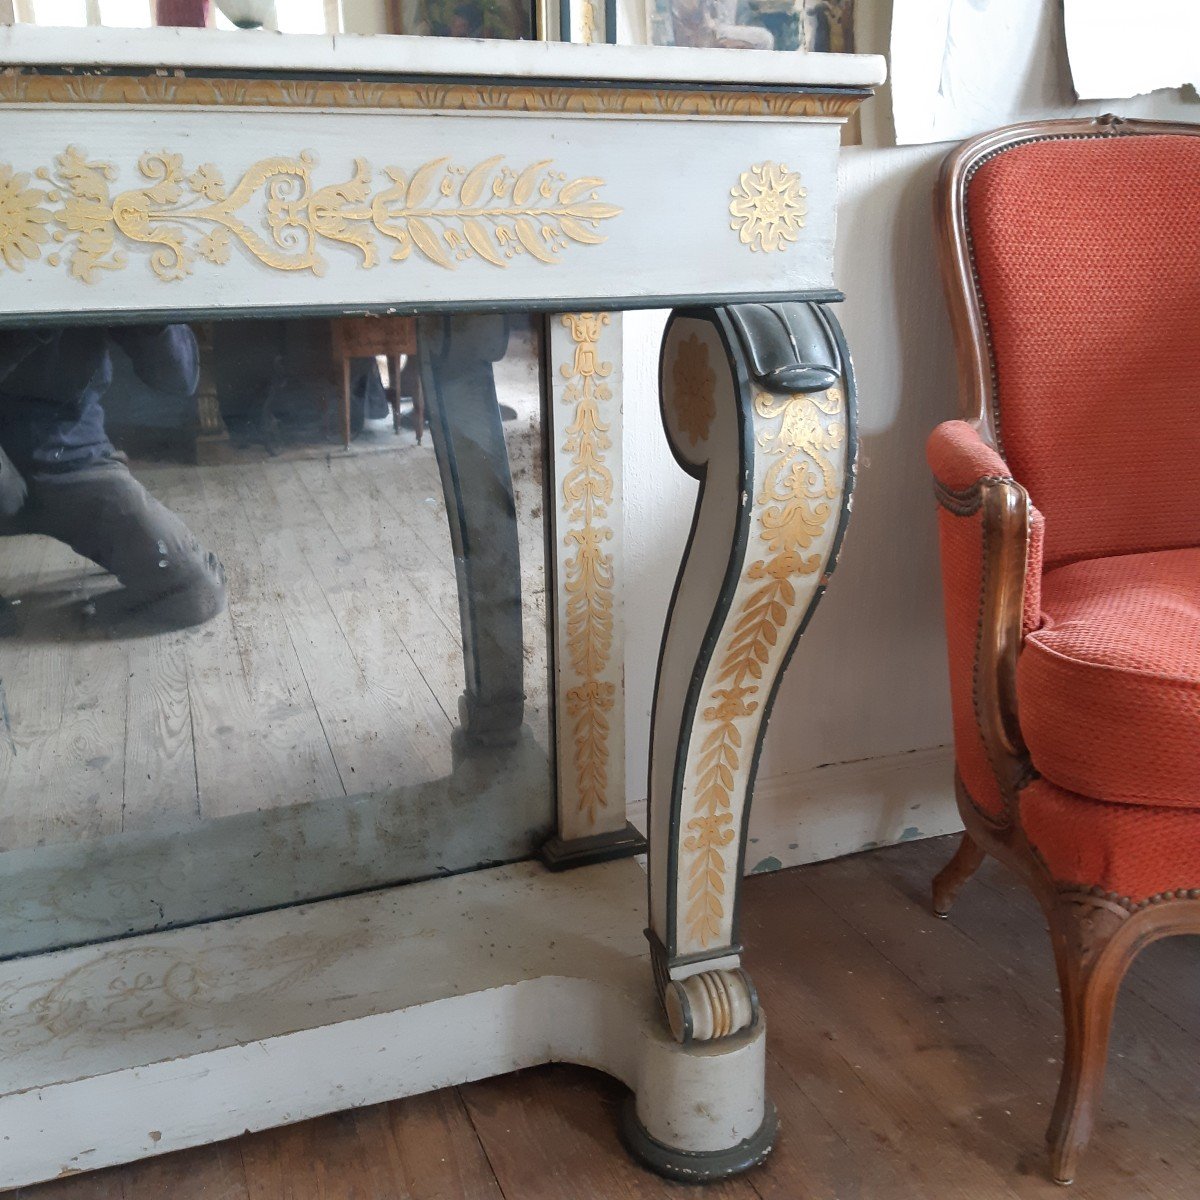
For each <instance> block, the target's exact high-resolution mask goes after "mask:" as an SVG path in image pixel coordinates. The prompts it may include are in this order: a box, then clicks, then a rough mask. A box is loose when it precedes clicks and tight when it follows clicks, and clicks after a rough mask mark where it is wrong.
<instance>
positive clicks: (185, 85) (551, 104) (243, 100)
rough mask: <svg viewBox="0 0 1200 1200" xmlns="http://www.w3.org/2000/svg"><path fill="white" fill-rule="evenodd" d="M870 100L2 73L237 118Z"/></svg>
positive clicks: (783, 107) (18, 100)
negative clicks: (234, 112) (288, 112)
mask: <svg viewBox="0 0 1200 1200" xmlns="http://www.w3.org/2000/svg"><path fill="white" fill-rule="evenodd" d="M865 94H866V93H862V94H855V93H853V92H851V93H844V92H788V91H754V90H738V89H722V90H720V91H707V90H704V89H701V88H693V87H680V88H666V87H661V88H648V87H639V86H637V85H631V86H623V85H619V84H618V85H611V86H607V87H597V86H594V85H593V86H586V85H585V86H579V87H564V86H562V85H557V84H546V85H544V86H540V85H537V84H512V85H504V84H494V85H481V84H478V83H471V82H463V83H454V82H447V83H430V82H406V81H403V80H389V81H379V82H372V81H369V80H288V79H206V78H197V77H189V76H183V75H138V76H121V75H61V74H54V75H50V74H38V73H36V72H30V71H27V70H23V69H20V68H8V69H6V70H3V71H0V104H67V105H90V104H118V105H139V104H140V105H166V104H182V105H195V106H213V107H217V106H219V107H222V108H229V107H233V106H238V107H250V108H296V109H314V108H327V109H356V108H367V109H392V110H404V109H408V110H413V111H436V112H508V113H562V112H568V113H597V114H606V113H611V114H619V115H626V116H645V117H656V116H667V117H672V116H686V117H693V116H694V117H831V118H844V117H848V116H850V114H851V113H853V112H854V110H855V109H856V108H857V107H858V106H859V105H860V104H861V103H862V101H863V99H864V98H865Z"/></svg>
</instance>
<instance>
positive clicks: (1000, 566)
mask: <svg viewBox="0 0 1200 1200" xmlns="http://www.w3.org/2000/svg"><path fill="white" fill-rule="evenodd" d="M1145 134H1160V135H1161V134H1181V135H1188V136H1200V126H1196V125H1188V124H1177V123H1168V122H1158V121H1138V120H1124V119H1121V118H1116V117H1111V116H1106V117H1100V118H1097V119H1091V118H1088V119H1079V120H1067V121H1044V122H1034V123H1029V124H1021V125H1013V126H1009V127H1007V128H1003V129H998V130H996V131H994V132H992V133H989V134H986V135H983V136H981V137H978V138H975V139H973V140H971V141H969V142H966V143H964V144H963V145H962V146H960V147H958V148H957V149H955V150H954V151H953V152H951V154H950V155H949V156H948V157H947V158H946V160H945V161H944V163H943V165H942V170H941V175H940V178H939V181H938V184H937V187H936V191H935V217H936V226H937V239H938V249H939V256H940V260H941V267H942V277H943V283H944V286H945V291H946V296H947V300H948V304H949V310H950V318H951V324H952V327H953V334H954V342H955V349H956V353H957V359H958V381H959V399H960V409H961V416H962V419H963V420H964V421H966V422H967V423H968V424H969V425H970V426H971V427H972V428H973V429H974V430H975V431H976V433H977V434H978V436H979V439H980V441H981V442H982V443H983V447H985V448H986V451H985V454H986V453H987V452H991V453H990V454H989V455H987V457H990V459H991V461H992V462H993V463H994V464H995V466H996V468H1000V467H1003V452H1002V449H1001V446H1000V442H999V438H998V436H997V430H998V428H999V412H1000V396H999V394H998V381H997V373H996V364H995V360H994V358H993V353H992V342H991V337H990V331H989V326H988V320H987V315H986V312H985V307H984V304H983V298H982V294H981V284H980V280H979V277H978V274H977V272H976V265H975V258H974V253H973V247H972V239H971V231H970V225H969V220H968V214H967V193H968V189H969V187H970V183H971V179H972V176H973V175H974V174H975V172H976V170H977V169H978V168H979V167H980V166H982V165H983V163H985V162H986V161H988V160H989V159H991V158H992V157H994V156H996V155H998V154H1001V153H1003V152H1005V151H1007V150H1009V149H1011V148H1013V147H1014V146H1018V145H1021V144H1023V143H1027V142H1031V141H1046V140H1058V139H1079V138H1110V137H1136V136H1139V135H1145ZM936 493H937V499H938V502H939V504H940V505H941V507H942V508H943V509H944V510H946V511H948V512H949V513H951V514H954V515H955V516H960V517H975V516H979V517H980V526H981V534H982V549H981V578H980V610H979V620H978V628H977V640H976V647H975V661H974V695H973V701H974V713H975V719H976V722H977V725H978V731H979V735H980V738H981V741H982V744H983V749H984V752H985V755H986V759H987V764H988V766H989V767H990V769H991V772H992V774H993V775H994V778H995V782H996V785H997V788H998V790H999V795H1000V797H1001V800H1002V807H1001V813H1002V815H1001V816H1000V817H999V818H998V819H997V818H996V817H994V816H993V815H991V814H989V813H988V812H987V811H985V810H984V809H983V808H982V807H981V806H980V805H979V804H977V803H976V799H977V798H975V797H972V796H971V795H970V794H969V793H968V791H967V788H966V786H965V784H964V782H963V779H962V777H961V775H960V774H959V773H958V772H957V771H956V779H955V785H956V796H957V800H958V807H959V811H960V813H961V815H962V819H963V823H964V825H965V827H966V832H965V834H964V835H963V839H962V842H961V844H960V846H959V848H958V850H957V852H956V854H955V855H954V857H953V859H952V860H951V861H950V862H949V863H948V864H947V866H946V867H945V868H944V869H943V870H942V871H941V873H940V874H939V875H938V876H937V878H936V879H935V880H934V883H933V905H934V909H935V911H936V912H937V913H938V915H939V916H943V917H944V916H946V915H947V914H948V912H949V909H950V907H951V905H952V903H953V901H954V899H955V897H956V895H957V894H958V892H959V890H960V889H961V887H962V886H963V884H964V883H965V882H966V881H967V880H968V879H969V878H970V876H971V875H972V874H973V873H974V872H975V871H976V869H977V868H978V867H979V865H980V864H981V862H982V861H983V858H984V855H985V854H992V855H994V856H995V857H996V858H997V859H999V860H1000V861H1001V862H1003V863H1005V864H1006V865H1008V866H1009V867H1010V868H1012V869H1013V870H1014V871H1016V872H1017V873H1018V875H1019V876H1021V877H1022V878H1023V879H1024V880H1025V882H1026V883H1027V884H1028V885H1029V887H1030V888H1031V889H1032V891H1033V892H1034V894H1035V896H1036V897H1037V899H1038V901H1039V903H1040V905H1041V907H1042V909H1043V911H1044V912H1045V915H1046V918H1047V920H1048V922H1049V926H1050V936H1051V941H1052V943H1053V947H1054V954H1055V960H1056V964H1057V968H1058V975H1059V981H1060V985H1061V991H1062V1004H1063V1014H1064V1021H1065V1027H1066V1030H1065V1031H1066V1042H1065V1051H1064V1060H1063V1069H1062V1076H1061V1080H1060V1084H1059V1090H1058V1097H1057V1100H1056V1103H1055V1107H1054V1111H1053V1115H1052V1118H1051V1121H1050V1125H1049V1128H1048V1130H1047V1135H1046V1137H1047V1142H1048V1145H1049V1148H1050V1156H1051V1167H1052V1172H1053V1175H1054V1178H1055V1180H1056V1181H1057V1182H1059V1183H1069V1182H1071V1181H1072V1179H1073V1178H1074V1176H1075V1171H1076V1166H1077V1163H1078V1160H1079V1157H1080V1154H1081V1152H1082V1151H1083V1149H1084V1148H1085V1146H1086V1145H1087V1142H1088V1139H1089V1136H1090V1134H1091V1130H1092V1125H1093V1119H1094V1113H1095V1109H1096V1107H1097V1104H1098V1100H1099V1096H1100V1092H1101V1086H1102V1083H1103V1077H1104V1069H1105V1064H1106V1058H1107V1051H1108V1041H1109V1031H1110V1027H1111V1021H1112V1015H1113V1010H1114V1008H1115V1004H1116V997H1117V991H1118V989H1119V986H1120V983H1121V980H1122V978H1123V977H1124V975H1125V972H1126V970H1127V969H1128V967H1129V965H1130V964H1131V962H1132V961H1133V959H1134V958H1135V957H1136V956H1137V954H1138V953H1139V952H1140V951H1141V950H1142V949H1144V948H1145V947H1146V946H1148V945H1149V944H1150V943H1152V942H1154V941H1157V940H1158V939H1160V938H1164V937H1169V936H1171V935H1173V934H1181V933H1200V887H1198V888H1193V889H1188V890H1178V891H1174V892H1166V893H1162V894H1159V895H1155V896H1151V897H1148V898H1138V897H1128V896H1121V895H1118V894H1117V893H1115V892H1112V893H1110V892H1105V891H1103V890H1102V889H1100V888H1098V887H1097V888H1092V889H1090V890H1087V889H1080V888H1073V889H1072V888H1067V887H1065V886H1064V885H1062V884H1061V883H1059V882H1057V881H1056V880H1055V879H1054V877H1053V876H1052V875H1051V873H1050V870H1049V868H1048V867H1047V865H1046V863H1045V862H1044V860H1043V859H1042V857H1041V856H1040V855H1039V853H1038V852H1037V850H1036V848H1035V847H1034V846H1033V845H1032V844H1031V842H1030V840H1029V837H1028V836H1027V833H1026V831H1025V829H1024V827H1023V825H1022V821H1021V813H1020V807H1019V803H1018V797H1019V795H1020V792H1021V790H1022V788H1023V787H1025V786H1026V785H1027V784H1028V783H1029V782H1030V781H1031V780H1033V779H1035V778H1036V777H1037V773H1036V771H1035V768H1034V766H1033V763H1032V761H1031V758H1030V754H1029V752H1028V750H1027V748H1026V745H1025V740H1024V737H1023V735H1022V731H1021V723H1020V719H1019V713H1018V707H1017V658H1018V654H1019V651H1020V649H1021V647H1022V643H1023V640H1024V636H1025V634H1026V633H1027V632H1029V630H1028V628H1027V627H1025V625H1024V621H1025V617H1026V613H1027V604H1026V597H1027V594H1028V589H1029V588H1030V586H1031V584H1032V586H1033V587H1035V588H1036V586H1037V580H1038V579H1039V578H1040V571H1041V562H1040V557H1041V552H1040V530H1039V529H1038V528H1037V526H1038V524H1039V522H1040V516H1039V514H1037V512H1036V510H1035V509H1034V508H1033V505H1032V504H1031V502H1030V498H1029V495H1028V494H1027V493H1026V490H1025V488H1024V487H1022V486H1021V485H1020V484H1019V483H1018V482H1016V480H1014V479H1013V478H1012V477H1011V476H1010V475H1009V474H1008V472H1007V469H1006V468H1005V469H1004V470H1000V469H995V470H987V469H984V470H982V471H981V472H980V473H979V475H978V477H977V478H976V479H975V480H974V482H973V483H972V484H971V485H970V486H969V487H966V488H962V489H958V488H950V487H947V486H945V485H944V484H942V483H938V484H937V485H936ZM1034 572H1037V575H1036V576H1035V577H1034V578H1033V579H1031V578H1030V576H1033V575H1034ZM1034 594H1035V595H1036V593H1034ZM1197 807H1200V781H1198V786H1197ZM1196 883H1197V884H1200V878H1197V880H1196Z"/></svg>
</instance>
